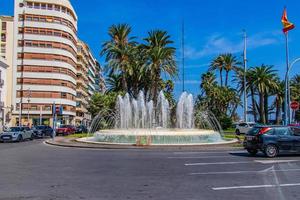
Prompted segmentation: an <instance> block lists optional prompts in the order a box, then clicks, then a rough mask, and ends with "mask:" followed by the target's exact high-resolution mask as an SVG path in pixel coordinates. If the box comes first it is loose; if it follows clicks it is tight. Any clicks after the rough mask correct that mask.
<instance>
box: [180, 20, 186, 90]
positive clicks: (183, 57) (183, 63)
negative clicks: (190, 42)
mask: <svg viewBox="0 0 300 200" xmlns="http://www.w3.org/2000/svg"><path fill="white" fill-rule="evenodd" d="M181 28H182V30H181V31H182V33H181V37H182V41H181V48H182V92H184V91H185V80H184V79H185V71H184V70H185V55H184V53H185V52H184V50H185V49H184V48H185V47H184V45H185V44H184V19H183V20H182V27H181Z"/></svg>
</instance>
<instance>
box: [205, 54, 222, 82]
mask: <svg viewBox="0 0 300 200" xmlns="http://www.w3.org/2000/svg"><path fill="white" fill-rule="evenodd" d="M223 65H224V61H223V58H222V56H221V55H219V56H218V57H216V58H215V59H214V60H213V61H212V62H211V64H210V68H209V69H208V70H209V71H210V72H212V71H216V70H219V76H220V84H221V86H223Z"/></svg>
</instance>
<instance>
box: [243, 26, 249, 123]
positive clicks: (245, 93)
mask: <svg viewBox="0 0 300 200" xmlns="http://www.w3.org/2000/svg"><path fill="white" fill-rule="evenodd" d="M246 73H247V33H246V30H244V121H245V122H247V121H248V116H247V113H248V105H247V104H248V102H247V88H246V87H247V83H246V82H247V79H246Z"/></svg>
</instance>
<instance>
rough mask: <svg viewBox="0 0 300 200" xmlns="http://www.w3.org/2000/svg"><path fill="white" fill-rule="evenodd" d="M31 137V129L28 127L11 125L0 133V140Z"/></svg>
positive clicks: (7, 140) (18, 140) (9, 140)
mask: <svg viewBox="0 0 300 200" xmlns="http://www.w3.org/2000/svg"><path fill="white" fill-rule="evenodd" d="M33 138H34V134H33V131H32V130H31V129H30V128H29V127H11V128H9V129H8V130H7V131H5V132H3V133H1V134H0V142H21V141H23V140H26V139H29V140H33Z"/></svg>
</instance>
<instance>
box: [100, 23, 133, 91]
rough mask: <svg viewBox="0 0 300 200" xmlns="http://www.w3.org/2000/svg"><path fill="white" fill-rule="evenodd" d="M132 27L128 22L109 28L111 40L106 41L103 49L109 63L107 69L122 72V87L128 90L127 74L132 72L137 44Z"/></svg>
mask: <svg viewBox="0 0 300 200" xmlns="http://www.w3.org/2000/svg"><path fill="white" fill-rule="evenodd" d="M130 33H131V27H130V26H129V25H128V24H118V25H112V26H111V27H110V28H109V31H108V34H109V36H110V40H109V41H107V42H105V43H104V44H103V45H102V47H103V50H102V51H101V55H102V56H104V55H105V56H106V59H105V60H106V62H107V63H108V64H107V66H106V69H108V70H109V71H110V73H116V72H117V73H120V76H121V80H122V88H123V90H124V91H126V92H127V91H128V86H127V81H126V78H127V75H128V74H129V75H130V74H132V73H133V71H132V68H131V59H132V55H133V54H132V52H133V50H134V47H135V46H136V42H135V41H134V39H135V37H130V36H129V35H130Z"/></svg>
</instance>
